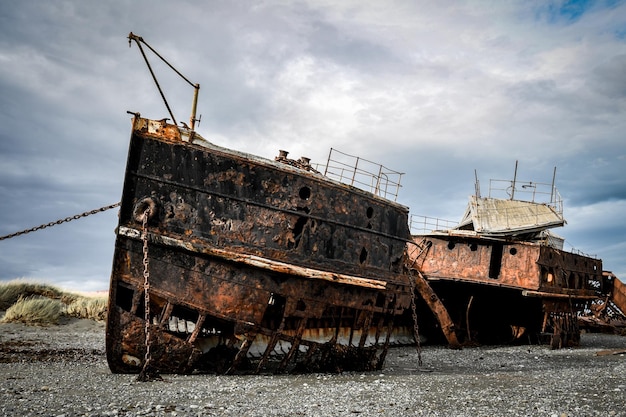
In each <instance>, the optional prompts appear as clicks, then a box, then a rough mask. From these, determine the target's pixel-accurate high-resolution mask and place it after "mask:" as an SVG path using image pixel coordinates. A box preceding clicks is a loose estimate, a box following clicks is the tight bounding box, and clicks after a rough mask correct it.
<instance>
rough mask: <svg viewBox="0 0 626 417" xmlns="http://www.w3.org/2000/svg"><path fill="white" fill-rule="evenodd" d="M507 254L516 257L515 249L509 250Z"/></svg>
mask: <svg viewBox="0 0 626 417" xmlns="http://www.w3.org/2000/svg"><path fill="white" fill-rule="evenodd" d="M509 253H510V254H511V255H513V256H515V255H517V249H516V248H511V249H509Z"/></svg>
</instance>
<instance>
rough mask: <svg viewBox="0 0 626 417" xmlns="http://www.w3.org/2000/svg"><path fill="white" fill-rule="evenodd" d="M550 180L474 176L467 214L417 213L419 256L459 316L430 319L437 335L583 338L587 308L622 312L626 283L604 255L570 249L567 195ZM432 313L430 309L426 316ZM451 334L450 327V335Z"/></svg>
mask: <svg viewBox="0 0 626 417" xmlns="http://www.w3.org/2000/svg"><path fill="white" fill-rule="evenodd" d="M555 176H556V168H555V170H554V174H553V177H552V182H551V183H538V182H533V181H520V180H519V179H517V163H516V166H515V174H514V176H513V180H490V182H489V194H488V196H482V195H481V190H480V183H479V181H478V178H476V183H475V193H474V195H472V196H470V198H469V202H468V205H467V208H466V210H465V213H464V215H463V216H462V218H461V220H460V222H458V223H455V222H450V221H445V220H443V221H442V220H441V219H437V218H426V217H423V216H420V217H418V216H413V217H412V218H411V221H412V225H413V226H418V227H416V228H418V229H420V232H419V233H414V234H413V237H412V239H413V242H414V244H415V248H418V247H423V248H426V249H425V250H417V249H413V250H411V249H409V253H410V258H411V266H412V268H413V269H414V270H415V271H416V273H417V274H418V275H419V276H420V277H422V278H424V279H425V280H426V281H427V282H428V284H429V285H430V287H431V288H432V290H433V291H434V292H435V293H436V294H437V295H438V297H439V298H440V300H441V301H442V305H443V307H444V308H445V310H446V311H447V313H448V315H449V317H450V318H451V320H452V322H451V323H448V324H447V326H441V325H440V323H438V322H437V321H434V320H431V324H430V325H428V324H427V323H423V325H422V327H421V329H422V333H424V334H428V335H429V337H431V338H433V339H435V340H441V341H443V342H445V341H446V340H448V341H449V340H452V341H453V342H454V343H459V342H460V343H462V344H474V343H480V344H499V343H508V342H516V341H518V342H523V343H549V344H550V345H551V346H552V347H554V348H559V347H563V346H575V345H578V343H579V340H580V326H579V322H580V321H581V318H582V317H589V316H590V315H591V316H593V317H601V316H602V315H604V316H602V317H603V318H602V320H603V321H606V320H605V319H613V318H615V319H618V318H621V317H623V314H624V312H625V311H626V302H625V301H626V298H625V295H626V287H625V286H624V285H623V284H622V282H621V281H620V280H619V279H617V277H616V276H615V275H614V274H611V273H607V272H605V271H603V269H602V260H601V259H599V258H597V257H595V256H590V255H585V254H583V253H581V252H579V251H576V250H573V251H566V250H564V248H563V246H564V239H563V238H561V237H560V236H558V235H557V234H555V233H554V232H553V231H552V230H553V229H554V228H557V227H561V226H563V225H565V223H566V221H565V218H564V216H563V200H562V198H561V196H560V194H559V192H558V190H557V188H556V187H555ZM426 317H428V315H427V314H425V315H423V316H422V318H426ZM442 336H443V337H442Z"/></svg>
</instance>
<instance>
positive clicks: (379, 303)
mask: <svg viewBox="0 0 626 417" xmlns="http://www.w3.org/2000/svg"><path fill="white" fill-rule="evenodd" d="M386 301H387V297H386V296H385V294H383V293H378V295H377V296H376V307H384V306H385V304H386Z"/></svg>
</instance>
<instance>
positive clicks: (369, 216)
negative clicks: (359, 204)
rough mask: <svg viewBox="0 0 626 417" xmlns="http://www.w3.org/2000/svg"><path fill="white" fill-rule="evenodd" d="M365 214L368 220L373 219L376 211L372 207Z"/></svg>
mask: <svg viewBox="0 0 626 417" xmlns="http://www.w3.org/2000/svg"><path fill="white" fill-rule="evenodd" d="M365 214H366V215H367V218H368V219H371V218H372V216H373V215H374V209H373V208H371V207H368V208H367V211H366V212H365Z"/></svg>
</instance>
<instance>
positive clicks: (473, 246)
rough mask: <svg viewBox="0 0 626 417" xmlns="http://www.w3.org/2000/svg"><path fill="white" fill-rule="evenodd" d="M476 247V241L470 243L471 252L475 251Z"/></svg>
mask: <svg viewBox="0 0 626 417" xmlns="http://www.w3.org/2000/svg"><path fill="white" fill-rule="evenodd" d="M477 249H478V245H477V244H476V243H472V244H470V250H471V251H472V252H476V250H477Z"/></svg>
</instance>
